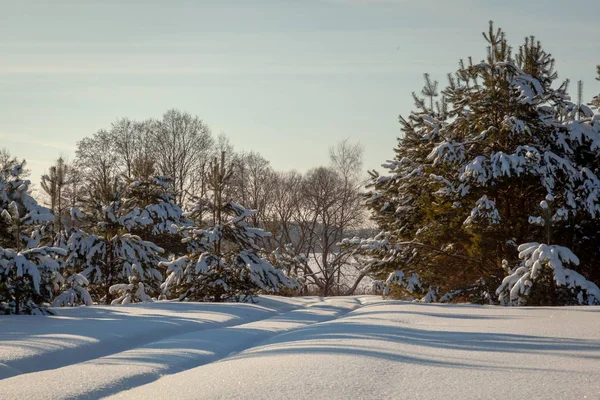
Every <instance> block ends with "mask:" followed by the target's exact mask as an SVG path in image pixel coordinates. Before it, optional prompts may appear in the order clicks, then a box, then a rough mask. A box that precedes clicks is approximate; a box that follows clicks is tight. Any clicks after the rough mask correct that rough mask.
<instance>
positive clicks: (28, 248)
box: [0, 161, 66, 314]
mask: <svg viewBox="0 0 600 400" xmlns="http://www.w3.org/2000/svg"><path fill="white" fill-rule="evenodd" d="M24 164H25V163H24V162H21V163H14V162H12V161H9V162H7V163H4V164H3V166H2V168H0V210H1V217H0V233H1V235H0V311H1V312H4V313H8V314H12V313H14V314H21V313H37V312H44V306H45V305H46V304H47V303H48V302H49V301H50V300H51V298H52V295H53V290H54V289H55V286H56V282H57V276H60V268H61V267H62V265H61V261H60V257H61V256H64V255H66V252H65V251H64V250H62V249H59V248H55V247H51V246H43V245H42V244H41V239H42V233H43V232H42V231H43V229H44V225H45V224H47V223H51V222H53V221H54V216H53V215H52V214H51V212H50V210H49V209H47V208H45V207H42V206H40V205H39V204H38V203H37V202H36V201H35V199H33V197H31V195H30V194H29V185H30V182H29V181H28V180H22V179H21V177H22V176H23V166H24Z"/></svg>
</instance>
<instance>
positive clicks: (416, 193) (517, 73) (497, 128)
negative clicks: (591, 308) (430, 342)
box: [362, 24, 600, 290]
mask: <svg viewBox="0 0 600 400" xmlns="http://www.w3.org/2000/svg"><path fill="white" fill-rule="evenodd" d="M484 36H485V38H486V40H487V42H488V54H487V57H486V59H485V60H483V61H481V62H479V63H474V62H473V61H472V59H469V60H468V61H467V62H462V61H461V63H460V68H459V70H458V71H457V72H456V73H455V74H454V75H449V83H448V86H447V87H446V88H445V89H444V90H443V91H442V92H441V93H442V95H443V98H441V99H440V100H439V101H438V102H436V101H434V97H435V95H436V91H435V90H424V91H423V94H424V95H425V96H426V97H425V98H420V97H418V96H416V95H415V96H414V98H415V103H416V107H417V110H416V111H414V112H412V113H411V115H410V117H409V118H408V119H404V118H401V119H400V121H401V124H402V131H403V137H402V138H400V139H399V142H400V143H399V146H398V148H397V150H396V153H397V154H396V159H395V160H393V161H390V162H388V163H387V164H386V167H387V168H388V170H389V175H387V176H379V175H377V174H374V175H373V179H372V181H371V185H370V187H371V192H370V193H369V199H368V201H369V206H370V208H371V209H372V211H373V213H374V218H375V220H376V221H377V222H378V224H379V225H380V227H381V228H382V229H383V232H382V234H380V235H379V239H378V240H376V241H375V242H372V243H371V244H370V246H367V249H368V250H369V251H371V252H372V254H374V255H375V256H376V258H378V259H379V260H380V261H381V262H382V265H384V266H385V267H386V268H390V267H392V266H393V267H394V269H401V270H403V271H405V273H408V272H417V273H419V276H420V277H421V279H422V280H423V281H424V282H427V283H428V284H433V285H439V286H440V287H442V288H445V289H448V290H456V289H458V288H461V287H466V286H469V285H473V282H477V281H478V280H479V279H480V278H482V277H483V278H484V279H485V281H486V282H488V283H487V284H493V283H494V282H497V284H500V280H501V279H502V274H503V271H502V269H501V265H502V260H504V259H506V260H508V262H509V263H516V261H517V260H518V254H519V253H518V251H517V246H518V245H519V244H520V243H529V242H534V241H536V240H537V241H539V240H540V239H541V238H543V237H544V236H546V235H545V233H546V232H545V231H544V228H542V227H536V226H532V225H531V224H530V222H529V217H530V216H532V215H534V214H535V213H536V212H537V210H536V209H537V205H538V204H539V203H540V201H541V200H543V199H544V198H545V197H546V196H551V197H552V198H553V202H554V210H555V213H556V214H557V222H556V224H555V227H554V228H553V235H552V240H553V241H554V243H562V244H564V245H569V246H570V247H573V248H574V250H575V251H577V252H581V251H585V252H586V253H587V254H590V255H592V254H593V255H595V256H598V255H600V254H599V248H598V246H597V245H595V244H592V243H588V242H587V241H586V240H587V239H586V237H587V235H588V234H589V233H590V232H592V231H593V230H594V227H597V224H598V222H597V221H598V211H600V202H599V201H598V195H599V190H600V185H599V183H600V181H599V180H598V176H597V173H598V167H597V165H598V161H599V160H600V135H599V133H600V116H598V115H594V114H593V113H592V112H591V110H590V109H589V108H588V107H586V106H581V107H578V105H577V104H575V103H573V102H571V101H570V98H569V96H568V94H567V84H566V83H563V84H562V85H560V86H558V87H557V88H555V87H554V86H553V84H554V82H555V80H556V78H557V74H556V72H554V68H553V67H554V59H553V58H552V57H551V56H550V54H548V53H546V52H545V51H544V50H543V48H542V46H541V44H540V43H539V42H536V41H535V40H534V39H533V38H532V37H531V38H527V39H526V41H525V43H524V45H523V46H521V47H519V49H518V51H517V52H515V53H513V52H512V49H511V47H510V46H509V45H508V42H507V40H506V37H505V34H504V33H503V32H502V31H501V30H495V29H494V28H493V26H492V24H490V30H489V32H488V33H487V34H484ZM428 86H433V84H432V83H431V82H429V85H428V84H426V88H427V87H428ZM578 117H580V118H578ZM558 216H560V217H561V218H558ZM563 217H564V218H563ZM366 244H367V243H363V244H362V245H366ZM579 268H580V269H579V271H580V272H584V271H585V268H586V267H585V266H583V267H579ZM586 273H587V275H588V276H591V274H590V272H589V270H588V271H586Z"/></svg>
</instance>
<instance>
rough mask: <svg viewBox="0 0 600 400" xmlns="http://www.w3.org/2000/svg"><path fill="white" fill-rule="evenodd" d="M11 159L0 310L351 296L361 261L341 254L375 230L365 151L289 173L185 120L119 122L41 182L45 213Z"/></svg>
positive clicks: (20, 165)
mask: <svg viewBox="0 0 600 400" xmlns="http://www.w3.org/2000/svg"><path fill="white" fill-rule="evenodd" d="M3 160H4V161H3V164H2V165H1V167H2V174H1V181H2V184H3V185H2V186H1V187H0V190H1V191H2V192H1V194H2V198H3V204H2V209H3V210H5V211H6V212H4V213H3V217H4V220H3V222H4V225H2V226H0V228H1V229H3V231H2V232H3V234H2V239H3V241H2V243H1V245H0V246H1V247H2V248H3V249H10V250H11V251H13V252H14V254H12V253H11V254H12V256H10V257H8V259H9V260H10V261H8V262H6V263H5V265H3V266H1V267H0V268H2V272H3V273H2V274H0V276H2V277H3V278H2V279H3V280H2V286H0V304H2V308H3V310H4V311H5V312H10V313H12V312H16V313H20V312H23V311H25V312H38V311H40V310H43V305H44V304H54V305H76V304H92V303H97V304H102V303H115V302H117V303H119V302H133V301H149V300H151V299H152V298H154V299H157V298H178V299H180V300H216V301H220V300H226V299H238V300H239V299H241V298H247V297H248V296H252V295H254V294H256V293H258V292H279V291H280V289H282V288H283V289H285V290H286V291H287V292H288V293H290V294H292V293H308V292H310V293H318V294H322V295H330V294H338V293H343V292H348V293H349V292H351V291H353V290H354V289H355V288H356V285H353V284H352V283H354V281H353V282H351V283H350V284H349V283H348V278H347V277H345V274H346V271H347V267H351V268H354V269H357V268H358V267H357V266H356V264H353V260H354V257H353V256H352V254H350V253H349V252H342V251H341V250H340V249H339V247H338V246H337V244H338V243H339V242H340V241H341V240H342V239H343V238H344V237H347V236H348V235H350V234H352V235H354V234H356V232H359V231H360V229H361V228H363V227H364V224H365V221H366V219H365V212H364V209H363V207H362V205H361V197H360V191H361V186H362V183H361V177H360V171H361V167H362V147H361V146H360V144H358V143H351V142H349V141H348V140H345V141H342V142H340V143H338V144H337V145H336V146H333V147H331V148H330V161H331V162H330V165H328V166H321V167H316V168H313V169H311V170H309V171H307V172H306V173H304V174H302V173H299V172H297V171H286V172H280V171H275V170H274V169H273V168H272V167H271V166H270V163H269V161H268V160H266V159H265V158H264V157H262V156H261V155H260V154H258V153H255V152H236V151H235V149H234V147H233V145H232V144H231V143H230V141H229V139H228V138H227V137H226V136H225V135H224V134H221V135H219V136H218V137H216V138H214V137H213V135H212V133H211V130H210V128H209V127H208V126H207V125H206V124H205V123H204V122H203V121H202V120H201V119H200V118H198V117H196V116H192V115H190V114H188V113H185V112H181V111H179V110H169V111H167V112H166V113H165V114H164V115H163V116H162V118H161V119H160V120H147V121H141V122H140V121H132V120H130V119H127V118H123V119H119V120H117V121H115V122H114V123H113V124H112V125H111V127H110V129H106V130H100V131H98V132H97V133H95V134H94V135H92V136H90V137H87V138H84V139H83V140H81V141H80V142H78V143H77V150H76V157H75V159H74V161H73V162H70V163H68V162H66V161H65V160H64V159H63V158H59V159H58V160H57V161H56V163H55V164H54V165H52V166H51V167H50V168H49V169H48V173H46V174H44V175H43V176H42V177H41V184H40V187H41V189H42V192H43V202H44V203H45V204H46V206H47V207H46V206H42V205H40V204H39V203H38V202H37V201H36V199H34V197H33V196H32V195H31V193H30V192H31V190H30V182H29V181H28V180H27V179H26V177H27V175H28V171H27V170H26V169H25V161H19V160H18V159H17V158H15V157H11V156H10V155H9V154H8V153H7V152H6V151H4V153H3ZM32 238H35V240H33V239H32ZM24 252H25V253H24ZM26 252H31V253H32V254H33V253H35V254H38V255H39V254H45V256H44V258H43V259H40V258H39V257H38V256H36V257H38V258H36V257H33V256H31V257H33V258H31V257H30V256H26V257H25V258H24V259H21V258H19V257H20V256H21V255H23V254H29V253H26ZM342 253H343V254H342ZM11 257H12V258H11ZM23 260H26V261H27V265H28V267H27V268H25V269H23V267H22V266H21V265H20V262H21V261H23ZM23 262H24V261H23ZM355 275H356V276H358V279H356V282H359V281H360V279H362V278H363V277H364V276H365V274H360V273H357V274H355ZM353 278H354V276H353ZM219 285H220V286H219Z"/></svg>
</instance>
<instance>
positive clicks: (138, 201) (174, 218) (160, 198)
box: [127, 162, 191, 254]
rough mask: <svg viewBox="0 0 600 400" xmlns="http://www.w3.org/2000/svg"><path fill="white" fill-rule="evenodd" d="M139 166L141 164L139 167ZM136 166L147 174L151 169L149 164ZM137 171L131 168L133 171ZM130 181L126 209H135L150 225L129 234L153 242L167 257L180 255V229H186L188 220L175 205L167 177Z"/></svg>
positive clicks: (140, 176)
mask: <svg viewBox="0 0 600 400" xmlns="http://www.w3.org/2000/svg"><path fill="white" fill-rule="evenodd" d="M140 164H142V165H140ZM140 164H138V163H136V164H135V165H138V166H141V168H143V169H144V170H145V171H146V173H147V172H148V171H149V170H151V168H149V164H148V162H144V163H140ZM136 171H137V169H136V168H134V172H136ZM135 176H136V177H135V179H133V180H132V179H129V180H128V181H129V183H128V190H127V203H128V207H129V208H134V207H138V208H139V209H140V210H141V213H142V214H143V215H144V216H145V217H146V218H148V219H150V223H148V224H146V225H140V226H137V227H135V228H132V230H131V232H132V233H134V234H136V235H138V236H140V237H141V238H142V239H144V240H148V241H151V242H153V243H156V244H157V245H158V246H160V247H161V248H163V249H165V251H166V252H167V253H169V254H182V253H184V252H185V250H186V248H185V245H184V244H182V243H181V239H182V236H181V233H180V228H181V227H183V226H189V225H190V224H191V221H190V220H189V219H187V218H186V217H184V215H183V210H182V209H181V207H180V206H179V205H178V204H177V203H175V196H174V194H173V192H172V190H171V183H172V179H171V178H170V177H167V176H154V175H150V176H143V174H141V175H137V174H136V175H135Z"/></svg>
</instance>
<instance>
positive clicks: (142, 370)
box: [0, 296, 600, 399]
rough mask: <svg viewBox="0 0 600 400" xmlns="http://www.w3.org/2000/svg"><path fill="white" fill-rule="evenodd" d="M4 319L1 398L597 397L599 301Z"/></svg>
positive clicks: (200, 306) (222, 306) (339, 300)
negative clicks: (572, 304)
mask: <svg viewBox="0 0 600 400" xmlns="http://www.w3.org/2000/svg"><path fill="white" fill-rule="evenodd" d="M53 311H54V312H55V313H56V315H55V316H5V317H1V319H0V393H1V396H0V397H2V399H62V398H101V397H111V396H114V398H126V399H138V398H140V399H148V398H152V399H174V398H177V399H223V398H224V399H236V398H240V399H258V398H260V399H281V398H293V399H319V398H331V399H361V398H364V399H391V398H411V399H431V398H444V399H484V398H499V397H506V396H509V397H511V398H550V399H566V398H586V396H587V398H588V399H592V398H599V396H600V370H599V369H598V365H599V361H600V338H599V337H598V333H597V332H598V326H600V309H599V308H595V307H560V308H527V307H521V308H519V307H494V306H473V305H455V304H419V303H408V302H399V301H386V300H382V299H381V298H379V297H376V296H352V297H336V298H325V299H324V298H318V297H301V298H284V297H274V296H265V297H260V298H259V299H258V303H257V304H233V303H179V302H155V303H148V304H135V305H127V306H93V307H79V308H60V309H58V308H56V309H53Z"/></svg>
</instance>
